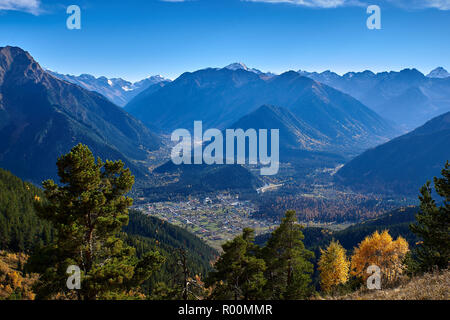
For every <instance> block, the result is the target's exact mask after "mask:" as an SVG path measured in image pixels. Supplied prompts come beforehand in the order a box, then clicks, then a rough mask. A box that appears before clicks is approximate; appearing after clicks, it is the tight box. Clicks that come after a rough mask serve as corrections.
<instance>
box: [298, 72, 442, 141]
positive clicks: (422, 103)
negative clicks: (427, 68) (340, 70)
mask: <svg viewBox="0 0 450 320" xmlns="http://www.w3.org/2000/svg"><path fill="white" fill-rule="evenodd" d="M298 72H299V74H301V75H303V76H306V77H309V78H311V79H314V80H316V81H318V82H321V83H324V84H326V85H329V86H331V87H333V88H335V89H338V90H340V91H342V92H345V93H347V94H349V95H351V96H352V97H355V98H356V99H358V100H359V101H361V102H362V103H364V104H365V105H367V106H368V107H369V108H371V109H372V110H374V111H375V112H377V113H378V114H379V115H381V116H382V117H384V118H386V119H388V120H391V121H393V122H395V123H396V124H397V125H398V126H399V128H400V129H402V130H403V131H404V132H406V131H410V130H412V129H414V128H417V127H418V126H420V125H422V124H424V123H425V122H426V121H428V120H430V119H432V118H433V117H435V116H438V115H440V114H442V113H445V112H447V111H450V77H448V76H447V75H448V72H447V71H446V70H445V69H443V68H437V69H435V70H433V71H432V72H431V73H430V74H429V75H428V76H425V75H424V74H423V73H421V72H420V71H418V70H417V69H404V70H402V71H400V72H395V71H391V72H380V73H376V74H375V73H373V72H372V71H368V70H366V71H363V72H348V73H346V74H344V75H343V76H340V75H338V74H336V73H334V72H331V71H325V72H322V73H317V72H306V71H301V70H300V71H298Z"/></svg>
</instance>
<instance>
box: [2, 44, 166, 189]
mask: <svg viewBox="0 0 450 320" xmlns="http://www.w3.org/2000/svg"><path fill="white" fill-rule="evenodd" d="M0 90H1V91H0V92H1V96H0V115H1V117H0V119H1V120H0V135H1V136H2V137H3V139H2V141H1V142H0V165H1V166H2V167H4V168H6V169H8V170H11V171H12V172H13V173H14V174H16V175H18V176H19V177H21V178H23V179H29V180H31V181H33V182H38V183H40V181H41V180H42V179H45V178H53V177H55V176H56V165H55V163H56V160H57V158H58V157H59V156H60V155H61V154H63V153H66V152H68V151H69V150H70V149H71V148H72V147H73V146H74V145H75V144H77V143H79V142H82V143H84V144H87V145H88V146H89V147H90V148H91V150H92V151H93V152H94V154H95V155H99V156H101V157H102V158H103V159H111V160H117V159H122V160H124V162H125V163H126V165H127V166H129V167H130V168H131V169H132V170H133V172H134V173H136V174H137V175H144V174H145V170H143V168H142V167H140V166H138V165H136V164H135V163H134V161H133V160H134V159H136V160H144V159H145V158H146V157H147V151H151V150H156V149H157V148H159V146H160V143H161V142H160V140H159V137H157V136H156V135H154V134H153V133H152V132H151V131H150V130H149V129H148V128H146V127H145V126H144V124H143V123H142V122H140V121H139V120H137V119H135V118H134V117H132V116H131V115H129V114H128V113H126V112H125V111H124V110H123V109H121V108H120V107H118V106H116V105H114V104H113V103H111V102H110V101H109V100H107V99H106V98H105V97H103V96H102V95H100V94H98V93H96V92H91V91H87V90H86V89H83V88H81V87H80V86H77V85H74V84H71V83H68V82H65V81H62V80H59V79H57V78H56V77H54V76H53V75H51V74H49V73H47V72H45V71H44V70H43V69H42V68H41V67H40V66H39V64H38V63H37V62H36V61H35V60H34V59H33V57H32V56H31V55H30V54H29V53H28V52H26V51H24V50H22V49H21V48H18V47H2V48H0ZM30 163H33V166H32V167H31V166H30V165H29V164H30Z"/></svg>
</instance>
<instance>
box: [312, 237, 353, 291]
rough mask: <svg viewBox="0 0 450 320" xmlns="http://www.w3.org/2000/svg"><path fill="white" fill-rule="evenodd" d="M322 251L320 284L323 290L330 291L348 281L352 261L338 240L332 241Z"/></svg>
mask: <svg viewBox="0 0 450 320" xmlns="http://www.w3.org/2000/svg"><path fill="white" fill-rule="evenodd" d="M320 252H321V256H320V260H319V270H320V286H321V287H322V290H323V291H325V292H330V291H331V289H332V288H333V287H335V286H337V285H339V284H343V283H346V282H347V280H348V277H349V269H350V261H349V260H348V259H347V255H346V252H345V249H344V248H343V247H342V246H341V244H340V243H339V242H338V241H332V242H331V243H330V245H329V246H328V247H327V249H326V250H322V249H321V250H320Z"/></svg>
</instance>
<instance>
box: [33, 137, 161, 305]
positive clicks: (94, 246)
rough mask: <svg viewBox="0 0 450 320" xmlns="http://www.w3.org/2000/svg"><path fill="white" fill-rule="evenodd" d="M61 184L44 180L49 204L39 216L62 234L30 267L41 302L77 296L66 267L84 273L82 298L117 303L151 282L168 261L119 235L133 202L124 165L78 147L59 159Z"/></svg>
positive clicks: (42, 205) (40, 206) (40, 209)
mask: <svg viewBox="0 0 450 320" xmlns="http://www.w3.org/2000/svg"><path fill="white" fill-rule="evenodd" d="M57 167H58V175H59V176H60V180H61V184H62V185H57V184H56V183H54V182H53V180H47V181H44V182H43V186H44V189H45V192H44V193H45V200H44V201H41V202H38V203H37V205H36V208H37V210H38V215H39V216H40V217H42V218H44V219H46V220H48V221H50V222H51V223H52V224H53V226H54V227H55V228H56V230H57V237H56V240H55V242H54V243H52V244H51V245H48V246H47V247H45V248H44V249H43V250H42V251H41V252H37V253H35V255H34V256H32V257H31V258H30V268H32V269H33V267H34V269H35V270H34V271H36V272H39V273H40V274H41V276H40V279H39V281H38V283H37V285H36V293H37V297H38V298H52V297H54V296H55V295H58V294H62V295H65V296H72V295H74V291H73V290H68V288H67V286H66V280H67V277H68V276H67V273H66V271H67V268H68V266H70V265H75V266H78V267H79V268H80V269H81V288H80V289H79V290H76V297H77V298H79V299H86V300H93V299H117V298H124V297H127V296H128V294H129V291H130V290H131V289H133V288H135V287H137V286H138V285H140V284H141V283H142V282H143V281H145V280H146V279H148V278H149V277H150V276H151V274H152V273H153V272H154V271H156V270H157V269H158V268H159V266H160V265H161V264H162V263H163V262H164V258H163V257H162V256H161V255H160V254H159V253H158V252H157V251H149V252H146V253H145V254H143V256H142V257H141V259H138V258H137V257H136V255H135V249H134V248H132V247H130V246H128V245H126V244H125V243H124V242H123V240H121V239H120V238H119V237H118V236H117V235H118V233H119V232H120V231H121V228H122V227H123V226H124V225H127V224H128V220H129V218H128V207H129V206H130V205H131V204H132V199H131V198H128V197H126V196H125V194H127V193H128V192H129V191H130V190H131V188H132V186H133V183H134V177H133V176H132V175H131V172H130V170H129V169H124V164H123V162H121V161H116V162H112V161H108V160H107V161H106V163H103V162H102V161H101V160H100V159H97V161H96V160H95V158H94V156H93V155H92V152H91V151H90V150H89V148H88V147H87V146H84V145H82V144H79V145H77V146H75V147H74V148H72V150H71V152H70V153H68V154H66V155H63V156H61V157H60V158H59V159H58V161H57Z"/></svg>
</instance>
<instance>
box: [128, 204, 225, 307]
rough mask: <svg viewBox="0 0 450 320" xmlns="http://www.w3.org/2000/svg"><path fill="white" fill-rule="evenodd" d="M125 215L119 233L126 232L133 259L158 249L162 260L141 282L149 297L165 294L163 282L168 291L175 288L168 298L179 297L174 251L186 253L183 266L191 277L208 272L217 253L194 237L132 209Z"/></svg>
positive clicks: (176, 260) (177, 267) (176, 257)
mask: <svg viewBox="0 0 450 320" xmlns="http://www.w3.org/2000/svg"><path fill="white" fill-rule="evenodd" d="M129 216H130V221H129V223H128V225H127V226H124V227H123V231H124V232H126V233H125V234H124V235H123V236H124V239H126V240H125V241H126V242H127V243H128V244H129V245H131V246H133V247H134V248H136V254H137V256H138V257H140V256H141V255H142V254H144V253H145V252H147V251H149V250H158V251H159V252H160V253H161V255H162V256H164V258H165V259H166V262H165V263H164V264H163V265H162V266H161V269H160V270H159V271H158V272H157V273H154V274H153V275H152V277H151V278H150V279H149V281H146V282H145V283H144V288H145V291H146V293H148V294H152V296H153V295H157V294H158V292H160V291H165V292H167V290H163V288H161V283H164V284H165V285H166V287H169V288H170V287H172V288H170V289H171V290H174V288H173V287H176V289H177V290H178V291H177V290H175V291H176V292H173V296H172V297H174V296H175V295H176V294H178V297H179V294H180V290H179V289H180V288H179V282H180V277H181V275H180V267H179V264H178V258H179V257H178V251H177V250H178V249H184V250H185V251H186V256H187V267H188V269H189V271H190V273H191V275H190V276H191V277H193V276H195V275H199V276H202V277H204V276H206V274H207V273H208V272H209V271H210V270H211V265H212V263H213V261H214V260H215V259H216V258H217V256H218V252H217V251H216V250H215V249H213V248H211V247H210V246H209V245H207V244H206V243H205V242H203V241H202V240H200V239H199V238H198V237H197V236H195V235H194V234H192V233H190V232H189V231H187V230H184V229H182V228H180V227H177V226H174V225H171V224H170V223H167V222H165V221H163V220H160V219H158V218H155V217H150V216H147V215H144V214H142V213H141V212H139V211H136V210H130V214H129ZM169 288H166V289H169ZM169 291H170V290H169ZM166 298H170V297H166Z"/></svg>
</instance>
